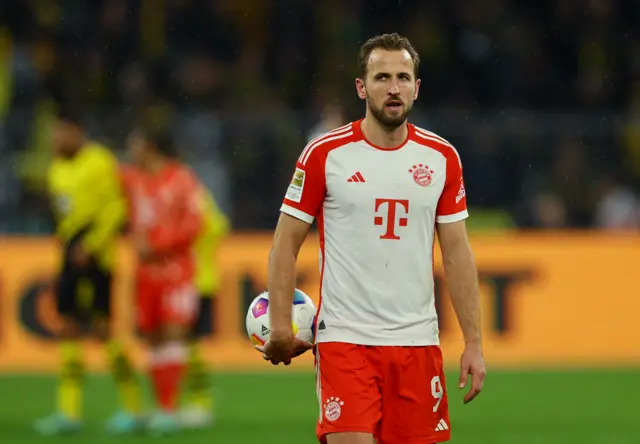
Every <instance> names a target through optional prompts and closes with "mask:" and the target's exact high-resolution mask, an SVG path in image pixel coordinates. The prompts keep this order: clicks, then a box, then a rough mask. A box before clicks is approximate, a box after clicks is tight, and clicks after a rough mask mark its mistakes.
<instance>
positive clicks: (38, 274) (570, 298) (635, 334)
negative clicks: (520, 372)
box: [0, 233, 640, 371]
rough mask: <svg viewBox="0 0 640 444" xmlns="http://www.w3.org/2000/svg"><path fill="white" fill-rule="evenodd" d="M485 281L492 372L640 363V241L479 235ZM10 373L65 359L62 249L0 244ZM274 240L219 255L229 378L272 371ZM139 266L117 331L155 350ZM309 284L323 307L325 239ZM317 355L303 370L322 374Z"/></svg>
mask: <svg viewBox="0 0 640 444" xmlns="http://www.w3.org/2000/svg"><path fill="white" fill-rule="evenodd" d="M472 244H473V248H474V253H475V256H476V261H477V264H478V271H479V275H480V282H481V298H482V305H483V334H484V344H485V354H486V359H487V362H488V364H489V365H491V366H494V365H495V366H527V367H531V366H533V367H536V366H541V367H544V366H565V365H569V366H571V365H578V366H581V365H589V366H614V365H615V366H618V365H638V364H640V320H639V317H638V313H640V236H638V235H604V234H594V233H582V234H578V233H551V234H515V233H514V234H492V235H482V236H481V235H476V236H473V237H472ZM0 246H1V248H0V251H1V252H2V254H1V255H0V370H7V371H49V370H52V369H54V368H55V366H56V364H57V361H58V353H57V348H56V346H55V345H56V339H55V338H56V331H57V329H58V328H59V320H58V318H57V316H56V313H55V309H54V308H55V304H54V300H53V297H52V294H51V281H52V279H53V277H54V272H55V270H56V267H57V247H56V243H55V240H53V239H48V238H0ZM270 246H271V235H270V234H234V235H233V236H231V237H230V238H229V239H227V240H226V241H225V243H224V244H223V245H222V247H221V250H220V251H219V254H218V257H219V259H220V268H221V271H222V275H223V287H222V289H221V291H220V294H219V295H218V296H217V298H216V300H215V303H214V309H213V311H212V325H213V330H212V334H211V338H210V339H207V340H205V341H204V349H205V355H206V357H207V358H208V360H209V361H210V362H211V363H212V365H213V366H215V367H217V368H226V369H264V370H266V369H268V368H271V366H270V365H268V364H266V363H265V362H264V361H262V359H261V358H260V356H259V354H258V353H257V352H255V351H254V350H253V347H252V346H251V344H250V342H249V341H248V340H247V339H246V335H245V332H244V317H245V313H246V307H247V306H248V304H249V303H250V301H251V300H252V299H253V298H254V296H255V295H257V294H258V293H259V292H261V291H262V290H264V289H265V287H266V282H267V256H268V252H269V248H270ZM439 256H440V255H439V252H438V251H436V267H435V268H436V300H437V306H438V310H439V313H440V318H441V319H440V322H441V325H440V330H441V337H442V347H443V350H444V353H445V359H446V362H447V363H448V364H450V365H456V363H457V361H458V359H459V355H460V352H461V350H462V346H463V342H462V336H461V334H460V331H459V329H458V327H457V321H456V319H455V314H454V312H453V310H452V308H451V305H450V303H449V299H448V296H447V294H446V286H445V285H444V276H443V273H442V266H441V262H440V257H439ZM134 265H135V263H134V259H133V256H132V254H131V251H130V250H129V248H128V245H127V242H126V240H123V241H122V244H121V247H120V250H119V259H118V267H117V270H116V283H115V289H114V303H113V305H114V317H113V330H114V334H115V335H116V336H117V337H119V338H121V339H122V340H123V341H126V342H127V343H129V344H130V346H131V347H132V350H133V351H134V355H135V357H136V359H137V363H138V364H139V365H143V363H144V356H145V355H144V348H143V347H142V346H141V344H140V342H139V340H138V339H137V335H136V333H135V328H134V325H135V313H134V312H133V309H132V307H133V298H134V294H133V293H132V291H131V290H132V288H133V287H132V284H133V281H132V278H133V269H134ZM298 286H299V287H300V288H301V289H303V290H304V291H306V292H307V293H308V294H309V295H310V296H311V297H313V298H314V300H316V302H317V299H318V288H319V267H318V242H317V239H316V238H315V237H311V238H309V239H308V241H307V242H306V243H305V245H304V247H303V250H302V252H301V253H300V256H299V260H298ZM85 352H86V356H87V360H88V362H89V364H90V366H91V367H92V368H94V369H102V368H103V350H102V348H101V347H98V346H97V344H96V343H95V342H94V341H92V340H90V339H89V340H87V341H86V348H85ZM312 359H313V357H312V355H311V353H308V354H307V355H304V356H303V357H301V358H299V359H297V360H296V361H297V362H296V365H294V367H299V368H311V366H312Z"/></svg>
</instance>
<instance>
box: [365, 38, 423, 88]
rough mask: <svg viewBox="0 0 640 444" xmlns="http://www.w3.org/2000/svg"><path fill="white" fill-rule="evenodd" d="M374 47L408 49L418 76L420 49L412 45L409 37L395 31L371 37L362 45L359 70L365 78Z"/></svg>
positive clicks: (414, 72)
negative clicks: (417, 49)
mask: <svg viewBox="0 0 640 444" xmlns="http://www.w3.org/2000/svg"><path fill="white" fill-rule="evenodd" d="M374 49H384V50H386V51H402V50H406V51H407V52H408V53H409V55H410V56H411V59H412V60H413V74H414V76H415V77H416V78H418V67H419V65H420V56H419V55H418V51H416V50H415V48H414V47H413V46H412V45H411V42H410V41H409V39H408V38H406V37H403V36H401V35H400V34H398V33H396V32H394V33H393V34H381V35H377V36H375V37H371V38H370V39H369V40H367V41H366V42H364V44H363V45H362V46H361V47H360V53H359V55H358V70H359V72H360V75H361V76H362V77H363V78H364V77H365V76H366V75H367V65H368V64H369V57H370V56H371V53H372V52H373V50H374Z"/></svg>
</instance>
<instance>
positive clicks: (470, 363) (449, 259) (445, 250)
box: [436, 146, 486, 404]
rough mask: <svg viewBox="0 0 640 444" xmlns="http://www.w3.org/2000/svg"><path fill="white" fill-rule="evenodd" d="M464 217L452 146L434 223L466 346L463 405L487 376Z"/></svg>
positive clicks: (459, 164) (462, 191)
mask: <svg viewBox="0 0 640 444" xmlns="http://www.w3.org/2000/svg"><path fill="white" fill-rule="evenodd" d="M467 217H468V212H467V193H466V190H465V187H464V180H463V178H462V162H461V161H460V157H459V155H458V153H457V151H456V150H455V148H453V146H451V150H450V152H449V156H448V157H447V176H446V180H445V185H444V189H443V191H442V195H441V196H440V200H439V202H438V208H437V215H436V222H437V231H438V242H439V243H440V251H441V252H442V260H443V263H444V274H445V279H446V281H447V287H448V288H449V294H450V295H451V302H452V303H453V308H454V310H455V312H456V316H457V317H458V323H459V324H460V328H461V330H462V334H463V335H464V341H465V344H466V345H465V349H464V353H463V354H462V358H461V359H460V382H459V387H460V388H464V387H465V386H466V385H467V381H468V379H469V376H470V375H471V376H472V377H473V379H472V384H471V389H470V390H469V392H468V393H467V394H466V395H465V397H464V403H465V404H466V403H468V402H469V401H471V400H472V399H474V398H475V397H476V396H478V394H479V393H480V391H481V390H482V384H483V382H484V377H485V373H486V371H485V368H484V357H483V354H482V335H481V326H480V297H479V291H478V271H477V270H476V265H475V261H474V259H473V253H472V251H471V246H470V245H469V239H468V237H467V228H466V224H465V219H466V218H467Z"/></svg>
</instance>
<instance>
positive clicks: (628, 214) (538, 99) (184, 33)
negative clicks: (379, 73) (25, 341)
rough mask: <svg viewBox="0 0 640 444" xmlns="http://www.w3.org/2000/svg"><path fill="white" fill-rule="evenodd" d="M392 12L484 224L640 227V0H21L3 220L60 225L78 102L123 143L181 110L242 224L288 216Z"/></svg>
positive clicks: (4, 152) (5, 92)
mask: <svg viewBox="0 0 640 444" xmlns="http://www.w3.org/2000/svg"><path fill="white" fill-rule="evenodd" d="M391 31H397V32H399V33H401V34H404V35H406V36H407V37H409V38H410V39H411V41H412V43H413V44H414V46H415V47H416V48H417V50H418V51H419V53H420V55H421V57H422V63H421V67H420V77H421V78H422V81H423V83H422V88H421V96H420V99H419V100H418V103H417V104H416V109H415V113H414V114H413V115H412V120H413V121H414V122H415V123H416V124H418V125H419V126H423V127H425V128H427V129H430V130H432V131H435V132H437V133H439V134H441V135H442V136H443V137H445V138H447V139H448V140H449V141H451V142H452V143H454V144H455V145H456V146H457V148H458V150H459V152H460V154H461V156H462V159H463V162H464V165H465V176H466V181H467V190H468V201H469V204H470V206H471V207H472V211H473V214H474V215H477V217H476V218H474V219H475V222H474V223H476V224H477V225H478V226H481V225H483V224H484V225H486V226H487V227H496V226H505V227H506V226H517V227H522V228H564V227H579V228H589V227H599V228H603V229H640V199H639V194H638V192H639V190H640V1H638V0H626V1H625V0H541V1H537V2H522V1H517V0H483V1H477V0H434V1H429V2H426V1H421V0H395V1H378V2H371V1H366V0H349V1H341V0H325V1H322V2H317V1H314V2H312V1H307V0H277V1H276V0H272V1H266V0H234V1H227V0H94V1H84V0H5V1H3V2H0V215H1V216H0V231H4V232H44V231H47V230H48V229H50V225H49V224H48V220H47V217H46V215H47V214H48V213H47V211H46V208H47V199H46V193H45V190H44V186H43V185H44V180H43V178H44V173H45V171H46V165H47V163H48V162H49V159H50V155H51V154H50V149H49V139H48V135H49V131H48V128H49V125H50V124H51V119H52V118H53V116H55V112H56V105H57V104H58V103H60V102H65V103H72V104H73V105H74V106H80V107H82V109H83V110H84V111H85V112H86V126H87V130H88V131H89V133H90V134H91V135H92V136H94V137H96V138H97V139H99V140H101V141H103V142H105V143H107V144H108V145H109V146H111V147H112V148H113V149H114V151H115V152H116V153H118V155H119V156H122V155H123V140H124V138H125V136H126V134H127V131H128V130H129V129H130V128H131V126H132V125H133V124H134V123H135V122H136V121H138V120H139V119H145V120H147V121H148V119H155V120H157V121H159V122H162V123H166V124H168V125H171V126H172V128H173V129H174V132H175V136H176V139H177V141H178V143H179V145H180V148H181V157H182V158H183V159H184V160H185V161H186V162H188V163H189V164H190V165H192V166H193V168H194V169H195V170H196V172H197V173H198V174H199V175H200V177H201V178H202V180H203V181H204V182H205V184H206V185H207V186H208V187H209V188H211V190H212V191H213V193H214V194H215V196H216V197H217V199H218V200H219V201H220V205H221V207H222V208H223V209H224V210H225V212H227V213H228V214H229V215H230V217H231V218H232V221H233V225H234V227H235V228H236V229H269V228H272V227H273V225H274V223H275V219H276V218H277V212H278V207H279V202H280V201H281V199H282V196H283V194H284V191H285V189H286V184H287V182H288V181H289V179H290V177H291V173H292V169H293V165H294V163H295V159H296V158H297V156H298V154H299V152H300V151H301V150H302V148H303V147H304V144H305V143H306V142H307V141H308V140H309V138H311V137H313V136H314V135H317V134H319V133H322V132H323V131H326V130H330V129H332V128H334V127H336V126H340V125H341V124H344V123H346V122H348V121H350V120H353V119H356V118H358V117H360V116H361V115H362V113H363V110H364V108H363V104H362V103H361V102H359V101H358V99H357V97H356V95H355V90H354V82H353V79H354V77H355V76H356V75H357V71H356V66H357V63H356V60H357V52H358V48H359V45H360V44H361V43H362V42H363V41H364V40H366V39H367V38H368V37H370V36H372V35H374V34H378V33H381V32H391Z"/></svg>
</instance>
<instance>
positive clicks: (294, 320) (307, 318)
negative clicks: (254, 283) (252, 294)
mask: <svg viewBox="0 0 640 444" xmlns="http://www.w3.org/2000/svg"><path fill="white" fill-rule="evenodd" d="M315 318H316V306H315V305H314V303H313V300H312V299H311V298H310V297H309V296H308V295H307V294H305V293H304V292H303V291H302V290H299V289H297V288H296V289H295V291H294V293H293V308H292V311H291V324H292V326H293V334H294V335H295V336H296V337H297V338H298V339H301V340H303V341H307V342H312V341H313V335H314V325H315ZM246 324H247V334H248V335H249V339H251V342H253V343H254V344H255V345H264V343H265V342H267V341H268V340H269V335H270V334H271V324H270V322H269V293H268V292H267V291H265V292H263V293H260V294H259V295H258V296H256V298H255V299H254V300H253V302H251V305H250V306H249V311H247V322H246Z"/></svg>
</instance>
